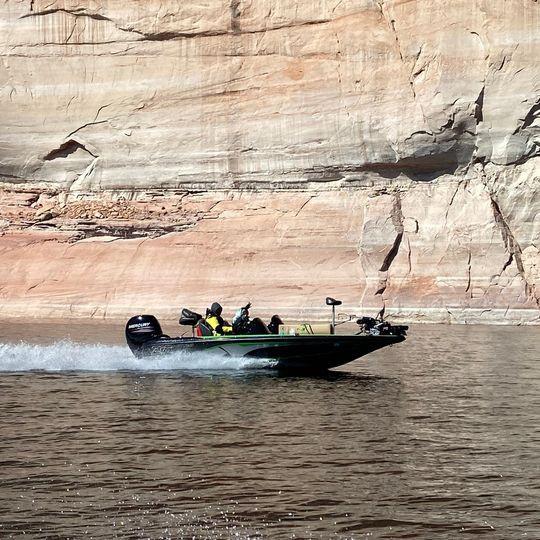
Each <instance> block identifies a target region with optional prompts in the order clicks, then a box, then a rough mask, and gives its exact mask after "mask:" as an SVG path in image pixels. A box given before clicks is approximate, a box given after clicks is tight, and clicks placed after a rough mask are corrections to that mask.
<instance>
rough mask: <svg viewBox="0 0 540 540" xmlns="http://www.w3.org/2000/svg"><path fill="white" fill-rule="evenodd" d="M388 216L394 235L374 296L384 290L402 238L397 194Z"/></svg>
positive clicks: (402, 219) (399, 202) (401, 212)
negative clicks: (390, 219)
mask: <svg viewBox="0 0 540 540" xmlns="http://www.w3.org/2000/svg"><path fill="white" fill-rule="evenodd" d="M390 217H391V218H392V223H393V225H394V229H395V231H396V237H395V238H394V242H393V244H392V247H391V248H390V250H389V251H388V253H387V254H386V256H385V257H384V260H383V263H382V265H381V267H380V268H379V272H381V273H382V274H381V275H380V276H379V288H378V289H377V292H376V293H375V296H377V295H382V294H383V293H384V291H385V290H386V287H387V284H388V271H389V269H390V266H391V265H392V263H393V262H394V259H395V258H396V256H397V254H398V253H399V248H400V246H401V241H402V240H403V234H404V226H403V221H404V217H403V211H402V209H401V198H400V196H399V194H395V195H394V206H393V208H392V213H391V216H390ZM383 303H384V300H383Z"/></svg>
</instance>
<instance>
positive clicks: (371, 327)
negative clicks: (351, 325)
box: [356, 317, 409, 336]
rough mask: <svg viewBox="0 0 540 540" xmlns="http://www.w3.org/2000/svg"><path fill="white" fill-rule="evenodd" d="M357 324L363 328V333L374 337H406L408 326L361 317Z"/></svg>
mask: <svg viewBox="0 0 540 540" xmlns="http://www.w3.org/2000/svg"><path fill="white" fill-rule="evenodd" d="M356 324H358V326H360V327H361V329H362V330H361V332H363V333H366V334H370V335H372V336H406V335H407V330H408V329H409V327H408V326H405V325H393V324H390V323H389V322H387V321H384V320H382V319H374V318H373V317H360V318H359V319H358V320H357V321H356Z"/></svg>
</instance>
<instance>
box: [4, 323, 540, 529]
mask: <svg viewBox="0 0 540 540" xmlns="http://www.w3.org/2000/svg"><path fill="white" fill-rule="evenodd" d="M64 332H65V333H66V335H67V333H68V332H67V329H66V328H60V327H56V329H55V330H54V331H51V329H50V328H48V327H46V326H41V327H40V326H35V325H33V326H32V327H30V326H26V325H22V326H21V325H16V326H14V325H9V326H8V325H6V324H4V325H3V326H2V325H0V343H3V344H0V370H1V372H0V426H1V434H2V437H1V439H0V461H1V468H0V537H2V538H10V537H22V536H24V537H26V538H28V537H34V538H46V537H49V538H50V537H61V538H68V537H69V538H80V537H83V536H85V535H87V536H88V537H93V538H192V537H194V538H257V537H263V538H266V537H271V538H294V537H296V538H333V537H336V538H366V537H368V538H448V539H454V538H478V537H480V536H483V537H485V538H490V539H491V538H501V539H503V538H504V539H507V538H521V537H526V538H539V537H540V363H539V359H540V329H539V328H532V327H529V328H505V327H504V328H503V327H465V326H456V327H442V326H424V327H414V328H413V329H412V331H411V333H410V336H409V339H408V340H407V341H406V342H405V343H402V344H400V345H398V346H395V347H392V348H390V349H386V350H382V351H378V352H377V353H374V354H372V355H370V356H369V357H367V358H366V359H364V360H363V361H357V362H354V363H352V364H350V365H348V366H344V367H343V368H341V371H337V372H333V373H331V374H329V375H328V376H325V377H290V376H279V375H276V374H274V373H272V372H271V371H268V370H264V369H262V370H261V369H253V366H250V365H246V364H245V363H242V362H241V361H228V363H227V362H226V363H224V364H213V363H212V361H210V360H209V359H207V358H204V357H199V358H196V359H193V358H192V359H186V358H179V359H177V364H176V365H179V366H180V367H181V368H182V369H181V370H177V371H171V370H170V368H171V367H172V364H170V363H167V361H162V363H161V364H157V365H156V364H154V365H148V363H146V362H144V361H136V360H135V359H133V358H132V357H131V355H130V353H129V352H128V351H127V350H126V348H125V347H124V346H123V345H121V335H120V332H121V329H120V328H113V333H112V334H110V335H109V334H108V333H106V332H105V330H104V328H103V327H99V328H97V327H96V328H94V329H92V328H90V329H89V327H84V330H83V327H79V328H77V327H75V329H73V327H71V340H72V341H73V340H77V337H80V338H81V339H80V341H82V342H84V343H83V344H74V343H73V342H72V341H65V342H61V343H58V342H57V340H58V336H62V335H64ZM116 336H118V338H117V337H116ZM20 339H24V340H25V341H26V342H27V343H25V344H21V343H18V341H19V340H20ZM100 341H101V342H104V343H105V344H102V345H95V344H92V342H94V343H95V342H100ZM193 367H194V368H196V369H190V368H193ZM259 367H260V366H259ZM149 368H152V370H150V369H149Z"/></svg>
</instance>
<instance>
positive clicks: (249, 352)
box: [128, 335, 405, 371]
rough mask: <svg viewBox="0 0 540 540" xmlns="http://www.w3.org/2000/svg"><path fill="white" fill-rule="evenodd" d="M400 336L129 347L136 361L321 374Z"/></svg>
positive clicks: (185, 341) (159, 342)
mask: <svg viewBox="0 0 540 540" xmlns="http://www.w3.org/2000/svg"><path fill="white" fill-rule="evenodd" d="M404 339H405V337H404V336H401V335H352V336H340V335H305V336H303V335H301V336H281V335H261V336H230V337H225V336H219V337H205V338H200V337H193V338H192V337H189V338H168V337H161V338H156V339H151V340H148V341H146V342H144V343H141V344H135V343H129V342H128V344H129V346H130V348H131V350H132V351H133V353H134V354H135V355H136V356H139V357H152V356H156V355H169V354H174V353H179V352H183V353H205V354H211V355H216V356H219V357H227V356H229V357H230V356H232V357H239V358H257V359H265V360H269V361H270V362H269V363H268V367H269V368H274V369H279V370H302V371H325V370H328V369H331V368H334V367H337V366H341V365H343V364H347V363H349V362H352V361H353V360H356V359H357V358H361V357H362V356H365V355H366V354H369V353H371V352H373V351H376V350H378V349H382V348H383V347H388V346H390V345H393V344H395V343H400V342H401V341H403V340H404Z"/></svg>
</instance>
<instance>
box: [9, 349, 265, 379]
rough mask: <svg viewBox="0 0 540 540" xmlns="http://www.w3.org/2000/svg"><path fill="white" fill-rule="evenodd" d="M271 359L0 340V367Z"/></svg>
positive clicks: (236, 366) (245, 363)
mask: <svg viewBox="0 0 540 540" xmlns="http://www.w3.org/2000/svg"><path fill="white" fill-rule="evenodd" d="M272 364H273V363H272V361H269V360H264V359H258V358H234V357H230V356H228V357H222V356H215V355H210V354H208V353H186V352H177V353H173V354H168V355H166V356H155V357H149V358H135V357H134V356H133V354H132V353H131V351H130V350H129V349H128V348H127V347H122V346H118V345H116V346H114V345H82V344H79V343H73V342H70V341H60V342H58V343H54V344H51V345H31V344H28V343H17V344H2V343H0V371H3V372H8V371H11V372H20V371H35V370H42V371H124V370H131V371H167V370H213V371H222V370H243V369H256V368H259V369H263V368H269V367H272Z"/></svg>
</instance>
